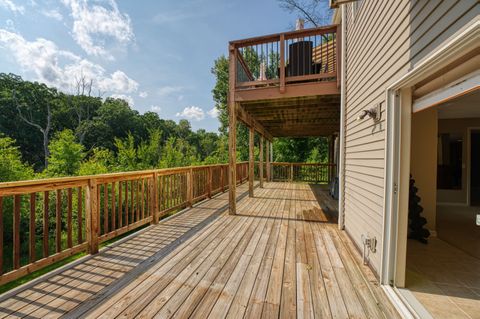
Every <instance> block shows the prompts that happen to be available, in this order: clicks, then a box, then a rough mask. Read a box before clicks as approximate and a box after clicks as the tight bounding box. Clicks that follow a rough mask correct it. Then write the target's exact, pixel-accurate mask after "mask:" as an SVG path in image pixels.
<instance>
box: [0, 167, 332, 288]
mask: <svg viewBox="0 0 480 319" xmlns="http://www.w3.org/2000/svg"><path fill="white" fill-rule="evenodd" d="M271 164H272V167H271V170H272V177H273V179H274V180H277V181H303V182H328V181H329V176H330V175H329V172H331V170H332V165H331V164H302V163H294V164H290V163H271ZM264 165H265V163H264ZM256 171H258V164H257V167H256ZM289 174H290V175H289ZM248 175H249V174H248V162H241V163H237V183H238V184H241V183H243V182H245V181H246V180H247V179H248ZM264 175H268V174H266V169H265V170H264ZM227 188H228V165H227V164H218V165H206V166H190V167H181V168H168V169H156V170H147V171H138V172H127V173H112V174H100V175H93V176H76V177H63V178H50V179H42V180H32V181H19V182H6V183H0V285H1V284H4V283H7V282H9V281H12V280H15V279H17V278H19V277H22V276H24V275H26V274H29V273H31V272H33V271H36V270H38V269H41V268H43V267H45V266H48V265H50V264H53V263H55V262H57V261H60V260H63V259H65V258H67V257H69V256H72V255H75V254H77V253H81V252H87V253H96V252H97V251H98V249H99V244H101V243H103V242H105V241H107V240H110V239H113V238H115V237H118V236H120V235H122V234H124V233H126V232H129V231H132V230H135V229H138V228H140V227H141V226H143V225H146V224H156V223H157V222H158V221H159V219H160V218H161V217H162V216H165V215H166V214H168V213H170V212H174V211H177V210H180V209H182V208H185V207H189V206H192V205H193V204H194V203H195V202H197V201H200V200H203V199H206V198H210V197H212V196H213V195H215V194H216V193H219V192H223V191H225V190H226V189H227Z"/></svg>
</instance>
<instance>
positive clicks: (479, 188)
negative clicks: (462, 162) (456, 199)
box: [470, 105, 480, 206]
mask: <svg viewBox="0 0 480 319" xmlns="http://www.w3.org/2000/svg"><path fill="white" fill-rule="evenodd" d="M477 107H480V105H477ZM470 163H471V170H470V204H471V205H472V206H480V166H479V165H476V164H478V163H480V129H474V130H470Z"/></svg>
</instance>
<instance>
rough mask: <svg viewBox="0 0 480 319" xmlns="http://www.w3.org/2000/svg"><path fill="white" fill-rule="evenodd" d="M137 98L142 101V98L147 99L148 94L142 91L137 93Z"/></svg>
mask: <svg viewBox="0 0 480 319" xmlns="http://www.w3.org/2000/svg"><path fill="white" fill-rule="evenodd" d="M138 96H139V97H141V98H142V99H144V98H146V97H148V93H147V92H145V91H142V92H140V93H138Z"/></svg>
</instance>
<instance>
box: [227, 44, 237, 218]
mask: <svg viewBox="0 0 480 319" xmlns="http://www.w3.org/2000/svg"><path fill="white" fill-rule="evenodd" d="M228 52H229V55H228V89H229V91H228V184H229V185H228V208H229V209H228V212H229V214H230V215H235V214H236V213H237V194H236V191H237V103H236V102H235V86H236V78H235V77H236V74H237V49H236V48H235V46H233V45H230V46H229V48H228Z"/></svg>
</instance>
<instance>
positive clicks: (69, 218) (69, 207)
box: [67, 188, 73, 248]
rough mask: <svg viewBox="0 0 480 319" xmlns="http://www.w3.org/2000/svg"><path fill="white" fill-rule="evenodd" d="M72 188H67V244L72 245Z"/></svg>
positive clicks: (69, 246)
mask: <svg viewBox="0 0 480 319" xmlns="http://www.w3.org/2000/svg"><path fill="white" fill-rule="evenodd" d="M72 200H73V197H72V189H71V188H69V189H68V190H67V246H68V248H72V247H73V241H72Z"/></svg>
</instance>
